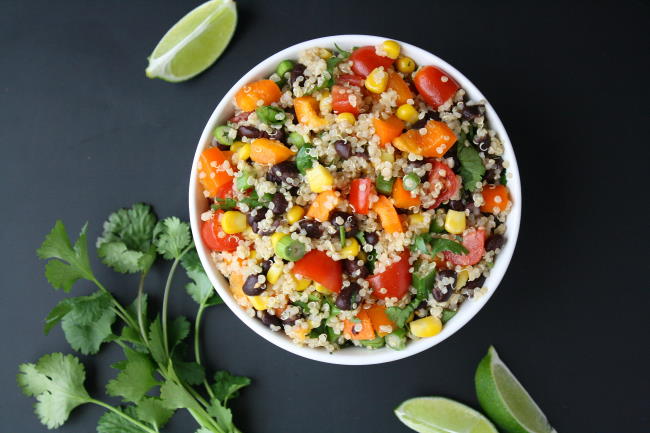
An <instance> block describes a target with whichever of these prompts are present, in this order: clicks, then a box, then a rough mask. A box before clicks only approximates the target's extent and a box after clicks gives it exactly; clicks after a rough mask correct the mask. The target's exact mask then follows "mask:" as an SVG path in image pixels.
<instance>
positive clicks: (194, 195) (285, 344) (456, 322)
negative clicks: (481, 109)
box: [188, 34, 522, 365]
mask: <svg viewBox="0 0 650 433" xmlns="http://www.w3.org/2000/svg"><path fill="white" fill-rule="evenodd" d="M387 39H391V38H386V37H382V36H373V35H359V34H345V35H334V36H325V37H320V38H316V39H310V40H307V41H304V42H300V43H297V44H294V45H292V46H290V47H287V48H285V49H283V50H280V51H278V52H277V53H275V54H273V55H271V56H269V57H267V58H266V59H264V60H263V61H261V62H260V63H258V64H257V65H256V66H254V67H253V68H251V69H250V70H249V71H248V72H247V73H246V74H244V75H243V76H242V77H241V78H240V79H239V80H238V81H237V82H236V83H235V84H234V85H233V86H232V87H231V88H230V89H229V90H228V92H226V94H225V95H224V96H223V98H222V99H221V101H220V102H219V104H218V105H217V106H216V108H215V109H214V111H213V112H212V114H211V115H210V118H209V119H208V121H207V123H206V126H205V128H204V129H203V132H202V134H201V137H200V139H199V142H198V144H197V147H196V150H195V153H194V159H193V161H192V169H191V175H190V180H189V196H188V198H189V202H188V204H189V214H190V225H191V227H192V236H193V238H194V243H195V245H196V249H197V252H198V255H199V258H200V260H201V263H202V265H203V267H204V268H205V271H206V273H207V275H208V277H209V279H210V281H211V282H212V284H213V286H214V287H215V290H216V291H217V293H218V294H219V296H221V298H222V299H223V301H224V303H225V304H226V305H227V306H228V308H230V310H231V311H232V312H233V313H234V314H235V315H236V316H237V317H238V318H239V319H240V320H241V321H242V322H243V323H244V324H245V325H246V326H248V327H249V328H250V329H252V330H253V331H254V332H255V333H256V334H258V335H259V336H261V337H262V338H264V339H265V340H267V341H268V342H270V343H272V344H274V345H275V346H278V347H280V348H282V349H284V350H286V351H288V352H290V353H293V354H295V355H298V356H301V357H303V358H308V359H312V360H315V361H320V362H325V363H329V364H337V365H373V364H381V363H385V362H391V361H397V360H399V359H404V358H408V357H410V356H413V355H416V354H418V353H420V352H423V351H425V350H427V349H429V348H431V347H434V346H436V345H438V344H439V343H441V342H442V341H444V340H446V339H447V338H449V337H451V336H452V335H453V334H455V333H456V332H457V331H458V330H459V329H461V328H462V327H463V326H465V324H467V323H468V322H469V321H470V320H471V319H472V318H473V317H474V316H476V314H477V313H478V312H479V311H480V310H481V309H482V308H483V306H484V305H485V304H486V303H487V302H488V300H489V299H490V298H491V297H492V295H493V294H494V292H495V291H496V289H497V288H498V286H499V283H500V282H501V280H502V279H503V276H504V274H505V272H506V270H507V268H508V266H509V264H510V260H511V259H512V255H513V253H514V249H515V246H516V243H517V237H518V235H519V227H520V223H521V208H522V206H521V205H522V196H521V181H520V175H519V169H518V166H517V160H516V158H515V153H514V149H513V147H512V143H511V142H510V138H509V137H508V134H507V132H506V130H505V127H504V126H503V123H502V122H501V119H500V118H499V116H498V115H497V113H496V111H495V110H494V108H493V106H492V105H491V104H490V103H489V101H488V100H487V98H485V96H484V95H483V93H482V92H481V91H480V90H479V89H478V88H477V87H476V86H475V85H474V84H473V83H472V82H471V81H470V80H469V79H468V78H467V77H465V75H463V74H462V73H461V72H460V71H459V70H457V69H456V68H455V67H453V66H452V65H450V64H449V63H447V62H446V61H444V60H443V59H441V58H439V57H438V56H436V55H435V54H432V53H430V52H428V51H426V50H424V49H422V48H419V47H416V46H414V45H411V44H409V43H406V42H402V41H397V42H398V43H399V44H400V45H401V48H402V53H405V54H406V55H408V56H409V57H412V58H414V60H416V63H417V64H426V65H434V66H438V67H440V68H442V69H443V70H444V71H445V72H447V73H449V74H450V75H451V76H452V77H453V78H454V79H455V80H456V81H457V82H458V83H459V84H460V85H461V87H462V88H463V89H465V91H466V92H467V93H468V95H469V96H470V98H471V99H472V100H483V101H485V107H486V112H487V119H488V122H489V127H490V129H493V130H494V131H496V133H497V135H498V136H499V138H500V139H501V142H502V143H503V145H504V149H505V152H504V160H506V161H508V164H509V166H508V173H511V175H510V177H509V178H508V189H509V192H510V196H511V201H512V203H513V205H512V208H511V211H510V214H509V215H508V219H507V225H506V238H507V242H506V243H505V245H504V248H503V249H502V251H501V253H500V254H499V256H498V257H497V260H496V262H495V265H494V267H493V268H492V270H491V271H490V275H489V276H488V278H487V279H486V282H485V286H487V287H488V292H487V293H485V294H484V295H483V296H481V297H479V298H474V299H468V300H466V301H465V302H463V304H462V305H461V307H460V308H459V311H458V313H457V314H456V315H455V316H454V317H453V319H451V320H450V321H449V322H447V323H446V324H445V326H444V327H443V330H442V331H441V332H440V334H438V335H436V336H434V337H429V338H424V339H420V340H415V341H409V343H408V344H407V346H406V348H405V349H404V350H401V351H396V350H392V349H390V348H387V347H384V348H381V349H376V350H368V349H366V348H362V347H353V348H344V349H341V350H338V351H335V352H333V353H329V352H327V351H326V350H324V349H323V348H310V347H306V346H299V345H297V344H295V343H293V341H291V340H290V339H289V337H287V336H286V335H285V334H284V333H280V332H274V331H271V330H270V329H269V328H268V327H266V326H265V325H263V324H262V322H261V321H259V320H258V319H256V318H253V317H250V316H248V315H247V314H246V312H245V311H244V310H243V309H242V308H241V307H240V306H239V304H237V302H236V301H235V300H234V298H233V297H232V295H231V293H230V288H229V286H228V285H227V282H226V279H225V278H224V277H223V275H221V273H220V272H219V271H218V270H217V269H216V266H215V264H214V263H213V262H212V259H211V257H210V251H209V250H208V249H207V248H206V247H205V245H204V244H203V241H202V239H201V235H200V233H201V230H200V221H201V213H202V212H203V211H202V210H200V209H199V206H200V203H201V202H204V201H205V198H204V197H203V194H202V192H201V189H200V188H199V182H198V180H197V179H198V177H197V173H196V167H197V163H198V159H199V156H200V154H201V152H202V151H203V149H204V148H205V147H206V146H207V145H208V144H209V143H210V140H209V138H210V137H211V135H212V130H213V129H214V128H215V126H216V125H217V124H218V123H219V122H223V121H225V120H226V119H227V118H228V117H229V116H227V115H226V113H229V111H231V110H233V109H234V107H233V105H232V101H233V99H234V95H235V93H236V92H237V90H238V89H239V88H240V87H242V86H243V85H244V84H246V83H248V82H250V81H252V80H255V79H261V78H263V77H268V76H269V75H270V74H272V73H273V71H274V70H275V66H276V65H277V63H278V62H280V61H282V60H285V59H287V58H296V57H297V54H298V52H300V51H303V50H305V49H307V48H312V47H330V46H333V45H334V44H335V43H336V44H339V45H340V46H343V47H348V46H350V47H352V46H364V45H377V44H378V43H380V42H382V41H385V40H387ZM423 59H426V60H424V61H423Z"/></svg>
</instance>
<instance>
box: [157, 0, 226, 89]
mask: <svg viewBox="0 0 650 433" xmlns="http://www.w3.org/2000/svg"><path fill="white" fill-rule="evenodd" d="M236 26H237V7H236V6H235V2H234V1H232V0H212V1H209V2H206V3H203V4H202V5H200V6H198V7H197V8H196V9H194V10H192V11H191V12H189V13H188V14H187V15H185V16H184V17H183V18H181V20H180V21H179V22H177V23H176V24H174V26H173V27H172V28H171V29H169V31H168V32H167V33H166V34H165V36H163V38H162V39H161V40H160V42H158V45H157V46H156V48H155V49H154V50H153V53H151V56H149V66H147V69H146V74H147V77H149V78H161V79H163V80H166V81H171V82H178V81H185V80H187V79H189V78H192V77H194V76H195V75H197V74H199V73H201V72H203V71H204V70H206V69H207V68H208V67H209V66H210V65H212V64H213V63H214V62H215V61H216V60H217V59H218V58H219V56H221V54H222V53H223V51H224V50H225V49H226V47H227V46H228V43H229V42H230V39H231V38H232V35H233V34H234V33H235V27H236Z"/></svg>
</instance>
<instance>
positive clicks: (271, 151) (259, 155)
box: [251, 138, 294, 164]
mask: <svg viewBox="0 0 650 433" xmlns="http://www.w3.org/2000/svg"><path fill="white" fill-rule="evenodd" d="M293 155H294V153H293V152H292V151H291V150H290V149H289V148H288V147H287V146H285V145H284V144H282V143H280V142H279V141H276V140H271V139H269V138H256V139H255V140H253V142H252V143H251V159H252V160H253V161H255V162H257V163H258V164H278V163H280V162H282V161H286V160H287V159H289V158H291V157H292V156H293Z"/></svg>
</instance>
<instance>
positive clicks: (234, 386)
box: [212, 370, 251, 406]
mask: <svg viewBox="0 0 650 433" xmlns="http://www.w3.org/2000/svg"><path fill="white" fill-rule="evenodd" d="M250 384H251V380H250V378H248V377H246V376H234V375H232V374H230V373H229V372H227V371H225V370H220V371H217V372H216V373H215V375H214V384H213V385H212V391H213V392H214V396H215V397H216V398H218V399H219V400H220V401H221V402H222V403H223V404H224V406H225V405H227V404H228V400H229V399H231V398H235V397H237V396H238V395H239V390H240V389H242V388H244V387H246V386H248V385H250Z"/></svg>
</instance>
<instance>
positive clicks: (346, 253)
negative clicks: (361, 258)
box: [341, 238, 361, 259]
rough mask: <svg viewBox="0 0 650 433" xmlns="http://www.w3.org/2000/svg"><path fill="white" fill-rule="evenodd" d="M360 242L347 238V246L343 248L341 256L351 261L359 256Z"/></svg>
mask: <svg viewBox="0 0 650 433" xmlns="http://www.w3.org/2000/svg"><path fill="white" fill-rule="evenodd" d="M360 250H361V248H360V247H359V242H357V240H356V239H354V238H347V239H346V240H345V246H344V247H343V248H341V255H342V256H343V257H345V258H348V259H351V258H352V257H356V256H358V255H359V251H360Z"/></svg>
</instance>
